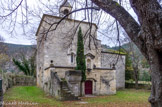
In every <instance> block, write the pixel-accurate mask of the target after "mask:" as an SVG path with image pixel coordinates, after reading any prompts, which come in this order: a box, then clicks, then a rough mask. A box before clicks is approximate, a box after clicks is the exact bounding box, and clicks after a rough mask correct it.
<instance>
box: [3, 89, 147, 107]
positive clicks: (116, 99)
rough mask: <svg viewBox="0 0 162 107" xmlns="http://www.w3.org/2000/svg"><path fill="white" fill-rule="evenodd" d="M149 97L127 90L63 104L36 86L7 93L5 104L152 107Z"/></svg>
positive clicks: (137, 91) (142, 92)
mask: <svg viewBox="0 0 162 107" xmlns="http://www.w3.org/2000/svg"><path fill="white" fill-rule="evenodd" d="M149 95H150V92H149V91H146V90H133V89H126V90H121V91H118V92H117V94H116V95H110V96H97V97H83V98H82V100H81V101H65V102H61V101H58V100H55V99H54V98H52V97H49V96H47V95H46V94H44V92H43V91H42V90H41V89H39V88H37V87H36V86H25V87H24V86H17V87H13V88H11V89H9V90H8V91H7V92H6V93H5V95H4V102H5V103H6V102H14V101H16V102H21V101H22V102H33V103H38V105H37V107H39V106H41V107H47V106H50V107H150V105H149V103H148V101H147V99H148V97H149ZM80 102H82V103H80ZM17 104H18V103H17ZM6 107H8V106H6ZM30 107H31V106H30Z"/></svg>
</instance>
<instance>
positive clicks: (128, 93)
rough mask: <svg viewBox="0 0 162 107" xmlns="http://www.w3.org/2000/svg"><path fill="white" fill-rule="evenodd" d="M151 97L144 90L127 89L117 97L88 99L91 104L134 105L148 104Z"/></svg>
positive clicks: (117, 94)
mask: <svg viewBox="0 0 162 107" xmlns="http://www.w3.org/2000/svg"><path fill="white" fill-rule="evenodd" d="M149 95H150V92H149V91H144V90H133V89H131V90H130V89H129V90H128V89H126V90H121V91H118V92H117V93H116V95H111V96H102V97H96V98H90V99H87V101H88V102H89V103H108V102H112V103H117V102H118V103H119V102H122V103H124V102H125V103H128V102H134V103H147V101H148V100H147V99H148V97H149Z"/></svg>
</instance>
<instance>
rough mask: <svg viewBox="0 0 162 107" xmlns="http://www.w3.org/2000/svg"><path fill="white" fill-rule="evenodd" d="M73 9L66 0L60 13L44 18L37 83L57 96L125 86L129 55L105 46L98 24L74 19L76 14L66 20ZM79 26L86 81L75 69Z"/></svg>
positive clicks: (39, 35) (105, 91)
mask: <svg viewBox="0 0 162 107" xmlns="http://www.w3.org/2000/svg"><path fill="white" fill-rule="evenodd" d="M71 11H72V6H71V5H70V3H69V2H67V0H65V1H64V2H63V3H62V5H61V6H60V8H59V16H52V15H47V14H44V15H43V17H42V20H41V22H40V25H39V28H38V30H37V33H36V37H37V85H38V86H39V87H41V88H42V89H44V91H45V92H48V93H50V94H51V95H53V96H55V97H58V96H64V95H65V94H67V93H68V92H69V93H70V94H71V95H74V96H79V95H88V94H92V95H109V94H115V93H116V89H118V88H124V87H125V55H121V54H120V55H119V54H115V53H113V52H107V51H106V50H104V49H102V47H101V41H100V40H98V39H97V26H96V24H94V23H89V22H84V21H79V20H74V19H72V15H69V16H67V17H66V18H65V19H64V20H62V18H63V17H64V16H65V15H67V14H68V13H69V12H71ZM60 20H62V21H61V22H60ZM79 27H81V29H82V33H83V37H84V54H85V57H86V67H87V70H86V77H87V78H86V81H85V82H81V73H80V72H79V71H76V70H75V67H76V51H77V35H78V30H79ZM117 56H119V57H117ZM117 60H118V62H116V61H117ZM63 94H64V95H63ZM60 98H61V97H60Z"/></svg>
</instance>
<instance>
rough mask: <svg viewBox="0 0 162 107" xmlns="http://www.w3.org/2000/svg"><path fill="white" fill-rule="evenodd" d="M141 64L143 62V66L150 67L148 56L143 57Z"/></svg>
mask: <svg viewBox="0 0 162 107" xmlns="http://www.w3.org/2000/svg"><path fill="white" fill-rule="evenodd" d="M141 64H142V67H143V68H149V67H150V66H149V64H148V62H147V60H146V58H143V59H141Z"/></svg>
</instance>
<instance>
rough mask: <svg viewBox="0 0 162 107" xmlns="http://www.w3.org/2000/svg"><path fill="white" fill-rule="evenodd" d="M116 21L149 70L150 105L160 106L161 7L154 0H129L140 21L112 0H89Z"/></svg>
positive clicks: (161, 77) (161, 82)
mask: <svg viewBox="0 0 162 107" xmlns="http://www.w3.org/2000/svg"><path fill="white" fill-rule="evenodd" d="M91 1H92V2H93V3H95V4H96V5H98V6H99V7H100V8H101V9H102V10H104V11H105V12H106V13H108V14H110V15H111V16H113V17H114V18H115V19H117V20H118V22H119V23H120V25H121V26H122V27H123V28H124V30H125V31H126V33H127V34H128V36H129V37H130V39H131V40H132V41H133V42H134V43H135V44H136V45H137V47H138V48H139V49H140V51H141V52H142V54H143V55H144V56H145V57H146V59H147V60H148V62H149V64H150V69H151V78H152V80H151V82H152V88H151V95H150V97H149V102H150V103H151V106H152V107H162V9H161V6H160V5H159V3H158V2H157V0H130V4H131V6H132V8H133V9H134V11H135V13H136V14H137V16H138V20H139V22H140V24H138V23H137V22H136V21H135V20H134V18H132V16H131V15H130V14H129V13H128V12H127V11H126V10H125V9H124V8H123V7H122V6H120V5H119V4H118V3H117V2H115V1H113V0H91Z"/></svg>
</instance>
